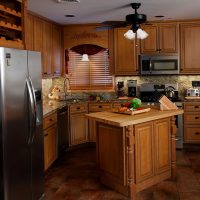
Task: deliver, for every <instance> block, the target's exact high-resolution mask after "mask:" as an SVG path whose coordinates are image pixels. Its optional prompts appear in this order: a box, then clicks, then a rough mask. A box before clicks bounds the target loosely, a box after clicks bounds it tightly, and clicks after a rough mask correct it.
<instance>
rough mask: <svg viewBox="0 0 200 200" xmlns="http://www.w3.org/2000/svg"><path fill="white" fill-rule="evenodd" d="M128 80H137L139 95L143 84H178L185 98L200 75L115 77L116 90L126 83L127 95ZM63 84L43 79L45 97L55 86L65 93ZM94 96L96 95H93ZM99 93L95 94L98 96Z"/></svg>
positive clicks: (85, 94)
mask: <svg viewBox="0 0 200 200" xmlns="http://www.w3.org/2000/svg"><path fill="white" fill-rule="evenodd" d="M127 80H137V95H138V96H139V93H140V85H141V84H143V83H153V84H167V83H178V90H179V95H180V97H182V98H183V97H184V95H185V90H186V89H187V88H189V87H191V86H192V81H194V80H197V81H200V75H162V76H117V77H115V88H116V85H117V83H118V81H124V86H125V94H127V91H128V88H127ZM63 82H64V78H63V77H59V78H53V79H43V80H42V88H43V96H44V97H46V96H47V95H48V93H49V92H50V91H51V89H52V87H53V86H55V85H56V86H58V87H59V88H60V90H61V92H63ZM90 94H91V93H85V92H83V93H77V94H73V95H77V96H78V97H79V98H87V97H88V96H89V95H90ZM93 94H94V93H93ZM96 94H97V93H95V95H96ZM98 95H101V96H103V97H104V98H105V99H106V98H112V97H113V98H114V97H116V93H98Z"/></svg>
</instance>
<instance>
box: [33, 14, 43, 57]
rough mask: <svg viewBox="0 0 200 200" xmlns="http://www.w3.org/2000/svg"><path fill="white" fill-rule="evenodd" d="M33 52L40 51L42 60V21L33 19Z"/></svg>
mask: <svg viewBox="0 0 200 200" xmlns="http://www.w3.org/2000/svg"><path fill="white" fill-rule="evenodd" d="M34 50H35V51H40V52H41V53H42V58H43V21H42V20H41V19H39V18H37V17H34Z"/></svg>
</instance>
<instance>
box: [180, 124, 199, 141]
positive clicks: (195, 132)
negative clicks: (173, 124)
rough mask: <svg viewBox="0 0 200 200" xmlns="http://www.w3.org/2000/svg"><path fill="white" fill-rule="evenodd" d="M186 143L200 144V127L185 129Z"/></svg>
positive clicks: (187, 127)
mask: <svg viewBox="0 0 200 200" xmlns="http://www.w3.org/2000/svg"><path fill="white" fill-rule="evenodd" d="M184 130H185V131H184V140H185V142H200V126H198V127H190V126H185V127H184Z"/></svg>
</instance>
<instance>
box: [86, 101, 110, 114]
mask: <svg viewBox="0 0 200 200" xmlns="http://www.w3.org/2000/svg"><path fill="white" fill-rule="evenodd" d="M111 108H112V104H111V103H97V104H89V112H100V111H104V110H109V109H111Z"/></svg>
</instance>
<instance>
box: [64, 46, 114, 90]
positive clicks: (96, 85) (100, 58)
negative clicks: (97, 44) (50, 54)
mask: <svg viewBox="0 0 200 200" xmlns="http://www.w3.org/2000/svg"><path fill="white" fill-rule="evenodd" d="M68 55H69V61H68V74H69V80H70V87H71V90H112V89H113V76H111V75H110V71H109V60H108V50H107V49H106V50H103V51H101V52H99V53H97V54H94V55H90V56H89V60H90V61H88V62H87V61H81V59H82V55H80V54H78V53H76V52H74V51H71V50H69V51H68Z"/></svg>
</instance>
